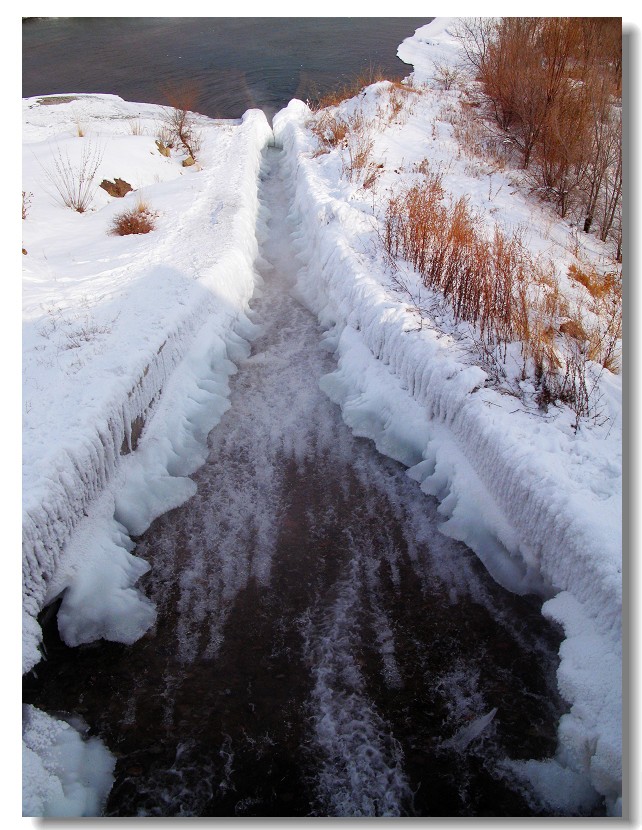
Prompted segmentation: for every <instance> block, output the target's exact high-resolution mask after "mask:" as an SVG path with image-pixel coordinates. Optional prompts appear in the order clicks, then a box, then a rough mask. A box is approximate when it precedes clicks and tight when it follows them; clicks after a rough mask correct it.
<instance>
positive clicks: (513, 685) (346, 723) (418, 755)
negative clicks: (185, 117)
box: [25, 150, 563, 817]
mask: <svg viewBox="0 0 642 830" xmlns="http://www.w3.org/2000/svg"><path fill="white" fill-rule="evenodd" d="M269 156H270V159H271V169H270V171H269V175H267V177H265V181H264V183H263V185H262V199H263V202H264V204H265V205H268V206H269V208H270V214H271V219H270V222H271V226H270V232H269V234H268V235H267V238H266V239H265V240H264V247H263V255H264V257H265V258H266V259H267V260H268V261H270V262H271V263H272V267H271V266H269V265H264V266H263V273H264V276H265V287H264V290H263V294H262V296H261V297H260V298H258V299H257V300H256V301H255V304H254V314H255V316H256V322H257V323H260V324H261V325H262V326H263V331H262V335H261V336H260V337H259V339H257V340H256V341H255V343H254V344H253V348H252V354H251V355H249V356H248V357H247V358H246V359H245V360H243V361H241V365H240V367H239V368H240V371H239V373H238V375H237V376H236V377H235V378H234V382H233V392H232V398H231V403H232V406H231V409H230V410H229V411H228V412H227V413H226V415H225V416H224V418H223V420H222V421H221V423H220V424H219V426H218V427H216V428H215V429H214V430H213V431H212V433H211V434H210V438H209V442H210V457H209V460H208V463H207V464H206V465H205V466H204V467H202V468H201V469H200V470H199V471H198V473H197V474H196V475H195V476H194V479H195V480H196V482H197V484H198V492H197V494H196V495H195V496H194V497H193V498H192V499H191V500H190V501H189V502H188V503H186V504H185V505H184V506H183V507H181V508H179V509H177V510H174V511H171V512H170V513H168V514H166V515H165V516H162V517H160V518H159V519H158V520H157V521H156V522H154V524H153V525H152V526H151V527H150V529H149V530H148V531H147V532H146V533H145V534H144V536H143V537H141V539H140V540H139V544H138V549H137V553H138V554H139V555H140V556H142V557H143V558H145V559H147V560H148V561H149V562H150V563H151V565H152V570H151V572H150V573H149V575H148V576H147V577H145V578H144V580H143V581H142V586H143V588H144V590H145V591H146V592H147V593H148V595H149V596H150V597H152V599H153V600H154V601H155V602H156V604H157V606H158V622H157V625H156V628H155V630H154V631H153V632H151V633H150V634H149V635H147V636H145V637H143V638H142V639H141V640H140V641H138V642H137V643H135V644H133V645H132V646H121V645H118V644H113V643H99V644H93V645H90V646H82V647H80V648H77V649H73V650H72V649H66V648H65V647H64V646H62V645H61V644H60V643H59V642H58V643H56V640H55V637H53V636H52V634H51V631H50V629H49V630H48V633H47V645H48V647H49V659H48V660H46V661H44V662H43V663H41V664H40V665H39V666H38V667H37V670H36V674H37V679H36V678H35V677H33V676H32V677H29V678H27V681H26V684H25V700H26V701H27V702H31V703H34V704H35V705H38V706H40V707H41V708H43V709H45V710H46V711H49V712H55V711H60V710H66V711H70V712H74V713H76V714H80V715H82V716H83V717H84V718H85V719H86V720H87V723H88V724H89V725H90V727H91V733H92V734H97V735H99V736H100V737H101V738H102V739H103V740H104V741H105V743H106V745H107V746H108V747H109V748H110V749H111V750H112V751H113V752H114V753H115V754H116V756H117V758H118V764H117V767H116V782H115V785H114V788H113V790H112V793H111V795H110V798H109V802H108V804H107V808H106V815H111V816H137V815H140V816H217V815H218V816H261V817H265V816H302V815H303V816H305V815H317V816H377V815H389V816H395V815H420V816H431V815H432V816H475V815H476V816H484V815H487V816H493V815H494V816H501V815H509V816H517V815H538V814H545V813H546V809H545V807H543V806H542V805H541V804H537V803H530V802H527V801H526V800H525V798H524V796H523V794H522V793H521V791H520V788H519V787H518V786H517V785H516V783H515V781H514V780H512V779H511V777H510V775H509V774H507V772H506V768H505V764H504V762H505V760H506V759H507V758H513V759H516V758H542V757H548V756H550V755H551V754H553V753H554V751H555V748H556V725H557V721H558V718H559V716H560V714H561V712H562V711H563V707H562V704H561V701H560V699H559V697H558V695H557V691H556V681H555V669H556V666H557V649H558V647H559V639H560V637H559V632H557V631H556V630H555V629H553V628H552V627H551V626H550V625H548V624H547V623H546V621H545V620H544V619H543V618H542V616H541V614H540V612H539V605H538V603H537V602H536V601H534V600H531V599H529V598H528V597H517V596H513V595H511V594H509V593H507V592H506V591H504V590H503V589H501V588H499V587H498V586H497V585H496V584H495V583H494V582H493V581H492V580H491V579H490V577H489V576H488V574H487V573H486V572H485V571H484V569H483V568H482V566H481V565H480V563H479V561H478V560H477V559H476V557H475V556H474V555H473V554H472V552H471V551H470V550H468V549H467V548H466V547H465V546H464V545H462V544H459V543H457V542H454V541H453V540H451V539H447V538H445V537H444V536H442V535H441V534H439V533H438V531H437V525H438V523H439V515H438V513H437V511H436V506H435V504H434V502H433V501H432V500H431V499H429V498H427V497H426V496H424V495H423V494H422V493H421V492H420V490H419V488H418V486H417V484H416V483H415V482H413V481H411V480H410V479H409V478H408V477H407V476H406V475H405V471H404V469H403V467H402V466H401V465H399V464H397V463H396V462H393V461H391V460H390V459H387V458H384V457H382V456H380V455H379V454H378V453H377V452H376V450H375V448H374V446H373V444H372V443H371V442H369V441H366V440H364V439H355V438H354V437H353V436H352V435H351V433H350V431H349V429H348V428H347V427H346V425H345V424H344V423H343V421H342V420H341V415H340V412H339V410H338V408H337V407H336V406H334V405H333V404H332V403H331V402H330V401H329V400H328V398H326V397H325V396H324V395H323V394H322V392H321V391H320V389H319V385H318V380H319V378H320V377H321V376H322V375H323V374H324V373H326V372H328V371H331V370H332V369H333V368H334V359H333V357H332V356H331V355H330V354H328V352H327V351H325V350H324V349H323V347H322V345H321V342H320V334H321V331H320V329H319V326H318V324H317V322H316V319H315V318H314V317H313V316H312V315H311V314H310V313H309V312H308V311H307V310H305V309H304V308H303V307H302V306H300V305H299V304H298V303H297V302H296V300H295V299H294V298H293V297H292V295H291V294H290V288H291V285H292V282H293V280H294V274H295V269H296V262H295V259H294V256H293V252H292V249H291V247H289V244H288V241H287V233H286V231H287V220H286V214H287V210H288V203H287V199H286V198H285V195H284V186H283V183H282V182H280V180H279V167H278V159H279V153H278V151H275V150H272V151H270V153H269ZM495 708H496V709H497V713H496V715H495V717H494V719H492V720H490V719H489V717H490V715H489V713H492V710H493V709H495ZM482 726H485V728H484V729H483V731H482V730H481V727H482ZM478 732H479V734H477V733H478Z"/></svg>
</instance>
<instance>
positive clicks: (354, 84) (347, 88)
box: [308, 66, 387, 112]
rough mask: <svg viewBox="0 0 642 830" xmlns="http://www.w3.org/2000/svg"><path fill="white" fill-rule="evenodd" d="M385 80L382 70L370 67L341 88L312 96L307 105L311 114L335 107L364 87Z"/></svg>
mask: <svg viewBox="0 0 642 830" xmlns="http://www.w3.org/2000/svg"><path fill="white" fill-rule="evenodd" d="M385 80H387V78H386V77H385V75H384V73H383V70H382V69H380V68H378V67H373V66H370V67H369V68H368V69H364V71H363V72H361V73H359V75H356V76H355V77H354V78H351V79H350V80H348V81H346V82H345V83H344V84H343V85H342V86H340V87H337V88H336V89H333V90H330V91H329V92H325V93H324V94H323V95H317V96H313V97H312V99H311V100H310V101H309V102H308V104H309V106H310V109H311V110H312V112H318V111H319V110H322V109H325V108H326V107H336V106H337V105H338V104H340V103H341V102H342V101H347V100H348V99H349V98H354V97H355V96H356V95H358V94H359V93H360V92H361V91H362V90H363V89H364V87H367V86H370V84H376V83H378V82H379V81H385Z"/></svg>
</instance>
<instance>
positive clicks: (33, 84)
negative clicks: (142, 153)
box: [22, 17, 432, 118]
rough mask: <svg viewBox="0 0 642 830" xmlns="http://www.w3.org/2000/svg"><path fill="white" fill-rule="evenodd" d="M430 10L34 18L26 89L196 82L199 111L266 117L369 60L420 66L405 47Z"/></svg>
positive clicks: (150, 91)
mask: <svg viewBox="0 0 642 830" xmlns="http://www.w3.org/2000/svg"><path fill="white" fill-rule="evenodd" d="M431 19H432V18H430V17H425V18H410V17H408V18H325V17H323V18H279V17H267V18H252V17H247V18H231V17H224V18H216V17H203V18H189V17H175V18H174V17H167V18H104V17H95V18H91V17H87V18H53V19H46V18H29V19H27V20H26V21H25V22H23V26H22V54H23V59H22V94H23V96H24V97H31V96H34V95H47V94H53V93H65V92H101V93H114V94H116V95H120V96H121V97H122V98H124V99H125V100H128V101H144V102H148V103H158V104H164V103H167V99H166V97H165V96H164V94H163V91H162V90H163V87H164V85H166V84H168V83H181V82H183V81H189V82H195V84H196V85H197V86H198V88H199V89H200V96H199V99H198V105H197V106H196V110H197V111H198V112H201V113H203V115H208V116H210V117H213V118H238V117H240V116H241V115H242V114H243V112H245V110H247V109H249V108H251V107H258V108H260V109H263V110H264V111H265V112H266V114H267V115H268V117H270V118H271V116H272V115H273V114H274V112H276V111H277V110H279V109H281V108H282V107H284V106H286V105H287V103H288V101H290V100H291V99H292V98H301V99H302V100H306V98H308V97H313V96H314V95H315V94H316V93H317V92H320V93H323V92H325V91H328V90H329V89H334V88H336V87H337V86H338V85H339V86H340V85H342V84H343V83H345V82H346V81H347V80H350V79H352V78H354V77H355V76H357V75H359V74H361V73H362V72H364V71H367V70H369V68H370V67H375V68H379V67H380V68H381V69H382V70H383V71H384V72H385V73H386V75H387V76H388V77H403V76H405V75H408V74H409V73H410V71H411V70H412V67H409V66H408V65H407V64H404V63H403V62H402V61H400V60H399V59H398V58H397V57H396V53H397V47H398V45H399V44H400V43H401V42H402V40H403V39H404V38H406V37H410V36H411V35H412V34H414V31H415V29H417V28H418V27H419V26H422V25H424V24H425V23H428V22H429V21H430V20H431Z"/></svg>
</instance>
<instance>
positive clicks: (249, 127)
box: [23, 96, 272, 671]
mask: <svg viewBox="0 0 642 830" xmlns="http://www.w3.org/2000/svg"><path fill="white" fill-rule="evenodd" d="M92 97H93V98H94V99H95V103H94V106H96V105H97V104H98V105H99V104H100V103H101V102H102V98H105V99H109V100H108V101H107V103H111V99H112V98H115V96H92ZM121 104H123V105H125V102H121ZM127 106H130V107H131V106H136V105H127ZM216 129H218V130H219V131H220V132H223V131H224V132H225V135H224V139H225V141H226V143H225V144H223V142H222V141H219V143H218V144H215V148H214V149H215V150H216V151H220V149H221V145H222V146H223V149H224V150H225V154H224V155H222V156H221V158H218V157H215V158H213V159H211V160H208V159H207V157H206V156H204V157H203V160H204V163H205V169H204V170H202V171H200V172H199V173H198V174H197V175H199V176H200V177H202V178H201V180H200V181H199V182H198V185H199V187H200V191H199V193H198V195H197V196H196V198H194V199H193V200H192V202H191V203H189V208H188V210H187V211H186V214H185V215H184V216H183V221H180V222H179V224H178V225H177V227H175V228H174V229H173V232H172V233H170V234H169V236H168V238H166V239H164V241H163V242H161V244H160V245H158V246H157V247H156V249H155V250H153V251H152V255H151V256H149V255H148V256H147V258H146V259H143V261H142V262H141V265H140V270H139V272H138V273H134V278H135V277H136V276H138V277H139V281H138V283H136V282H135V281H132V277H131V276H130V275H127V279H128V290H129V291H130V296H131V301H130V303H129V304H128V305H126V306H125V311H124V313H123V316H125V315H127V314H130V315H131V316H133V317H136V318H137V320H136V323H135V324H134V325H133V326H132V325H131V323H130V325H129V326H127V320H125V321H123V327H124V328H126V329H127V331H134V332H138V333H139V342H138V343H137V344H135V345H134V348H135V349H136V352H135V360H134V362H133V363H131V364H129V365H128V366H125V367H124V368H123V367H122V366H117V367H116V370H112V372H113V373H112V374H111V376H110V377H109V378H108V380H107V382H105V381H104V380H103V384H102V388H101V390H100V400H99V401H98V402H96V401H95V400H92V402H91V403H92V405H91V406H89V407H87V410H86V412H84V413H82V420H81V419H80V418H79V419H78V420H77V421H76V422H74V424H73V425H72V428H71V430H70V431H69V433H68V434H65V435H62V436H57V438H58V440H57V441H56V442H55V444H54V450H55V452H46V451H44V450H43V451H42V455H41V456H40V457H39V455H38V450H39V447H37V446H36V447H35V448H32V451H31V452H30V454H29V456H28V457H27V459H26V463H25V487H24V494H25V497H24V503H23V504H24V507H23V510H24V521H23V527H24V542H23V597H24V602H23V617H24V620H23V671H28V670H29V669H30V668H31V667H33V666H34V665H35V664H36V663H37V662H38V661H39V659H40V653H39V651H38V643H39V640H40V630H39V626H38V625H37V622H36V620H35V617H36V615H37V614H38V612H39V611H40V610H41V608H42V607H43V604H45V603H46V602H48V601H50V600H51V599H53V598H54V597H55V596H56V595H57V594H59V593H60V591H61V590H63V589H64V588H66V587H70V586H72V590H71V591H70V592H69V594H70V596H69V598H66V600H65V602H66V604H67V609H66V612H63V614H62V619H63V627H64V619H65V615H66V618H67V620H68V632H69V634H70V642H81V641H82V642H86V641H87V640H88V639H92V634H93V635H95V636H111V637H113V638H114V639H122V641H124V642H131V641H132V639H136V637H137V636H141V634H142V633H143V632H144V630H146V629H147V628H149V626H150V625H151V624H152V623H153V619H154V615H153V610H152V609H150V608H149V607H148V605H149V604H148V603H147V602H146V601H145V602H143V601H142V599H143V598H142V597H141V596H140V595H139V594H138V592H137V591H135V589H133V588H132V586H133V584H134V582H135V581H136V580H137V579H138V578H139V576H140V575H141V573H143V572H144V571H145V570H147V566H146V565H145V563H142V561H141V560H139V559H137V558H136V557H133V556H131V554H130V553H129V552H128V549H131V547H133V545H132V544H131V542H130V541H129V539H128V537H127V533H131V534H135V533H140V532H142V531H141V529H144V527H145V526H146V523H147V524H148V523H149V522H150V521H152V520H153V518H155V516H157V515H159V513H160V512H163V510H164V509H169V508H170V507H172V506H175V505H176V504H177V503H180V501H183V500H185V498H188V497H189V496H190V495H191V494H192V492H193V491H192V489H191V487H190V485H191V484H192V483H191V482H189V481H188V480H187V479H184V478H182V477H183V476H185V475H188V474H189V472H192V471H193V469H194V468H195V467H194V465H195V464H196V465H198V463H199V461H198V459H199V458H201V461H200V463H202V455H203V452H202V450H201V452H200V455H199V452H198V451H197V450H196V445H197V444H198V442H199V440H200V441H201V442H202V441H203V434H202V433H203V431H204V430H206V429H207V428H208V425H209V423H210V422H211V420H212V418H213V419H214V422H216V418H217V417H218V418H220V414H221V412H222V411H224V409H225V406H226V404H224V403H223V402H222V401H223V399H224V398H225V395H226V391H227V390H226V379H227V377H228V376H229V374H231V373H232V372H233V371H235V367H234V365H233V364H232V363H231V360H232V359H234V357H235V356H237V355H238V354H240V353H241V352H239V348H240V344H241V343H242V338H243V337H244V336H249V334H250V333H251V329H252V325H251V323H250V322H249V320H248V318H247V317H246V315H245V311H246V310H247V303H248V301H249V299H250V298H251V296H252V294H253V292H254V288H255V284H256V280H257V276H256V273H255V271H254V260H255V258H256V255H257V243H256V223H257V217H258V198H257V179H258V172H259V167H260V162H261V156H262V151H263V148H264V147H265V145H266V144H267V143H268V141H269V140H270V138H271V135H272V133H271V130H270V128H269V125H268V124H267V120H266V119H265V116H264V115H263V113H261V112H259V111H249V112H248V113H246V115H245V116H244V118H243V120H242V122H240V123H239V124H234V125H233V126H232V125H231V124H230V125H229V126H223V127H217V128H216ZM203 234H213V240H214V244H216V245H217V247H216V256H215V257H214V258H210V260H206V261H205V262H203V261H202V260H198V261H196V257H194V259H193V260H190V256H191V251H192V250H193V249H195V248H196V247H197V246H199V245H202V240H203ZM159 249H160V250H159ZM168 266H169V267H168ZM190 266H191V268H192V269H193V270H194V271H196V274H191V273H190V270H191V269H190ZM170 269H174V271H175V273H176V274H177V278H174V279H173V283H174V284H175V285H176V288H177V290H179V291H181V293H180V295H179V294H176V300H173V301H172V295H170V296H169V301H168V303H167V308H168V311H167V312H166V310H165V308H164V307H163V306H162V303H161V310H162V312H163V314H164V316H162V315H161V317H160V319H159V320H155V319H154V317H153V316H152V314H150V312H151V311H153V308H154V306H153V305H150V303H153V296H149V298H148V297H147V296H146V295H145V294H144V293H143V291H149V288H148V286H147V285H146V283H151V282H152V280H153V279H155V278H156V279H157V280H158V284H159V287H160V286H163V283H162V280H163V279H165V280H167V279H168V278H169V280H170V281H169V282H167V283H166V284H168V285H171V284H172V283H171V279H172V276H173V274H172V271H171V270H170ZM164 272H167V276H165V273H164ZM157 275H158V276H157ZM188 280H189V282H187V281H188ZM130 283H131V286H132V287H129V284H130ZM152 290H153V289H152ZM172 290H174V289H172ZM165 293H168V294H169V292H167V291H166V290H165ZM157 296H158V299H159V300H165V297H164V296H162V295H161V294H158V293H157ZM141 300H142V302H141ZM137 301H138V304H137ZM141 311H142V314H141ZM119 322H120V321H119ZM99 359H102V360H103V361H104V358H99ZM116 359H117V358H116ZM190 360H191V365H190ZM179 366H180V367H181V371H183V370H184V369H185V370H186V371H187V373H188V374H187V377H186V378H185V379H183V381H182V383H183V388H180V386H181V381H177V383H178V388H177V390H176V395H175V397H174V399H173V412H174V420H173V422H172V426H173V427H174V428H175V431H174V434H173V436H172V439H171V442H172V447H171V453H170V451H169V449H168V451H167V452H166V453H165V460H166V462H167V463H166V466H165V469H164V471H163V473H162V474H161V472H160V471H159V470H158V464H159V463H161V462H155V464H156V468H155V469H152V468H151V467H149V468H148V469H146V470H145V469H142V468H143V467H144V462H142V461H141V458H142V455H141V452H140V449H144V447H143V446H141V448H140V449H139V450H138V451H135V450H137V447H138V443H139V438H140V434H141V430H142V429H143V427H145V429H146V431H148V426H149V421H150V418H151V416H152V415H153V414H154V413H155V412H156V411H157V410H158V407H159V405H160V403H159V402H162V401H163V397H165V395H166V394H167V393H166V388H168V387H169V386H170V385H171V380H172V378H173V376H174V375H175V373H176V369H177V367H179ZM93 368H94V367H93V366H91V367H90V369H93ZM101 368H102V367H101ZM79 380H80V381H81V385H80V386H79V389H82V374H81V375H80V377H79ZM190 381H191V385H190V383H189V382H190ZM186 385H187V388H185V386H186ZM199 386H200V387H202V388H199ZM161 392H163V397H161ZM183 393H185V394H186V395H187V397H186V398H185V399H182V398H181V395H182V394H183ZM213 398H216V399H217V401H218V402H219V403H218V405H217V406H216V407H214V408H212V407H211V401H212V399H213ZM206 402H209V404H210V407H209V409H210V411H209V413H208V414H207V415H205V416H204V415H203V414H202V413H203V410H204V409H205V408H206V407H205V404H206ZM54 403H55V402H54ZM33 434H37V431H36V430H34V432H32V435H33ZM204 434H205V435H206V432H205V433H204ZM144 443H145V441H142V445H144ZM48 449H49V448H47V450H48ZM132 451H134V452H132ZM45 452H46V454H45ZM170 454H171V461H170V458H169V456H170ZM147 457H148V458H149V457H150V454H149V453H147ZM124 462H128V465H127V464H124ZM141 465H142V466H141ZM170 471H171V472H170ZM150 475H151V479H150ZM163 475H164V477H165V479H167V480H170V479H172V478H174V479H175V481H174V482H173V485H170V486H166V487H165V492H164V494H160V492H159V488H158V487H154V482H156V484H158V482H159V481H160V478H162V476H163ZM127 476H129V479H128V477H127ZM116 481H117V483H118V488H119V493H120V504H121V507H120V511H119V512H118V503H119V502H118V499H116V500H115V501H114V499H113V496H112V497H111V499H112V508H113V507H114V506H115V507H116V508H117V512H118V516H117V520H115V519H113V518H112V519H111V522H112V526H111V527H110V528H109V529H106V530H105V533H102V534H99V536H98V538H96V537H95V535H93V534H94V532H95V529H96V528H95V526H94V522H95V516H94V513H95V512H96V510H97V512H98V514H100V516H101V522H104V521H107V514H108V513H109V508H106V507H105V505H104V504H101V506H100V507H97V508H96V510H94V506H95V505H97V504H98V503H99V502H100V501H101V498H102V496H103V495H104V494H105V490H106V488H107V487H108V485H109V484H110V483H113V482H116ZM179 482H180V483H179ZM165 484H167V481H165ZM161 489H162V488H161ZM135 490H140V495H142V494H147V499H146V502H147V509H146V515H145V518H144V519H143V518H141V516H140V515H139V516H137V517H136V520H135V521H134V519H133V518H131V517H130V516H128V514H127V510H126V509H124V508H123V507H122V505H123V503H124V501H125V500H126V499H128V498H131V497H132V493H133V492H134V491H135ZM170 490H171V491H172V495H171V496H170V495H169V491H170ZM177 499H178V501H177ZM108 500H109V499H108ZM167 505H169V506H167ZM143 512H144V511H143ZM111 515H112V517H113V515H114V514H113V509H112V513H111ZM83 517H89V518H87V519H86V520H85V524H88V525H89V526H90V527H92V528H93V530H92V531H91V532H89V533H87V532H82V533H80V536H81V537H84V538H83V539H82V541H81V542H80V543H79V544H76V548H75V550H74V549H73V545H70V542H71V541H72V537H73V535H74V531H75V530H76V529H78V528H79V526H81V525H82V524H83ZM92 536H93V538H92ZM88 537H89V538H88ZM126 537H127V538H126ZM96 550H98V551H101V552H102V556H103V558H104V559H105V563H104V564H105V568H106V569H107V570H109V568H108V566H107V563H110V562H112V561H113V562H114V568H113V570H112V572H111V580H110V579H108V580H107V583H104V584H106V585H111V587H112V588H113V590H114V591H115V592H116V593H117V594H119V596H120V598H121V600H122V599H123V598H127V601H126V602H125V603H124V604H123V603H122V602H119V601H118V600H117V599H116V601H115V602H114V604H113V609H112V611H113V612H114V613H115V615H117V614H118V609H119V608H120V611H121V613H122V614H123V625H124V631H123V632H121V635H122V636H119V628H118V625H117V624H115V623H114V620H110V621H108V622H107V621H106V620H102V621H101V620H94V622H93V623H92V624H91V625H89V626H87V625H86V623H87V620H86V619H85V617H84V616H83V613H81V612H83V602H82V597H83V596H84V597H85V598H86V596H87V593H86V590H89V591H90V592H91V590H93V589H91V588H90V587H89V586H87V585H85V589H86V590H83V588H82V585H83V579H84V578H83V577H82V573H83V572H84V571H83V567H82V556H83V555H85V556H86V561H85V565H86V571H87V572H89V571H90V570H91V569H92V568H95V567H96V564H97V562H96V559H95V551H96ZM92 551H94V554H93V555H92V554H91V552H92ZM114 557H115V559H114ZM99 558H100V556H99ZM103 576H105V574H103ZM74 580H76V581H77V583H78V584H77V585H76V586H75V587H76V588H77V589H78V591H79V592H80V593H79V595H78V596H77V597H76V598H75V599H74V596H73V595H74V590H73V586H74ZM107 593H108V591H107ZM112 599H113V597H112ZM63 606H64V603H63ZM102 606H104V611H105V614H109V613H110V612H109V598H108V597H105V598H104V601H103V603H102ZM134 608H138V612H139V613H134V618H135V620H134V622H133V623H132V624H129V626H128V623H127V617H128V616H129V615H130V614H131V613H132V611H133V610H134ZM84 610H85V611H87V610H88V609H84ZM72 612H78V614H79V615H80V616H78V617H77V618H75V620H74V621H73V623H72V622H71V618H72V617H73V616H74V614H73V613H72ZM72 630H74V631H76V632H83V633H82V637H83V639H78V638H77V636H80V634H79V633H78V635H77V636H74V635H72V634H71V631H72Z"/></svg>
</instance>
